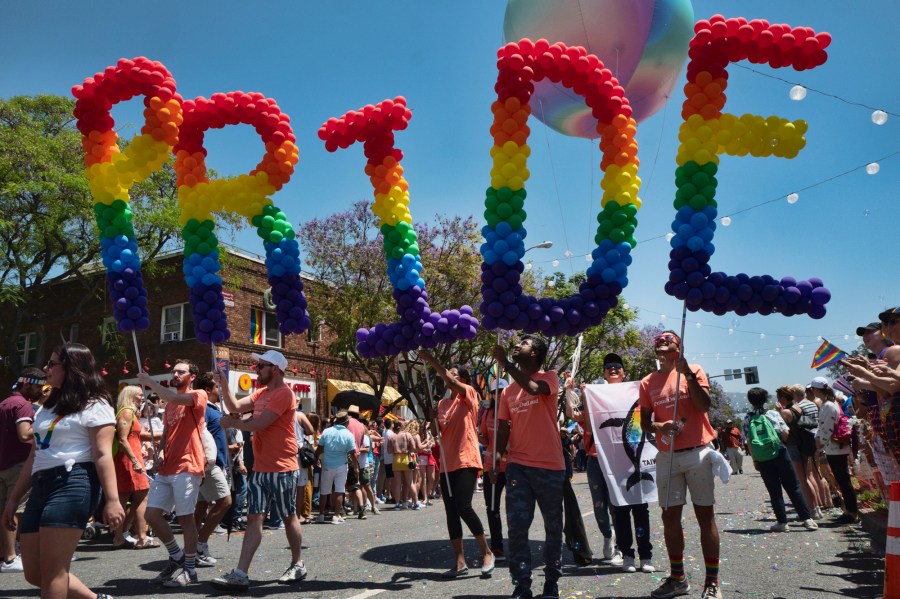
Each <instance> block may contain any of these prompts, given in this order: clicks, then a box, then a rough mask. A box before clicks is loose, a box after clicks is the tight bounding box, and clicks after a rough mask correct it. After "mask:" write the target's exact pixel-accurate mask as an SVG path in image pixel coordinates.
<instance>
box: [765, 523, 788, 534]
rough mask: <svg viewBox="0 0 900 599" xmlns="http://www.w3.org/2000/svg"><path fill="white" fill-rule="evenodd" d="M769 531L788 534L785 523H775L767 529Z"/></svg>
mask: <svg viewBox="0 0 900 599" xmlns="http://www.w3.org/2000/svg"><path fill="white" fill-rule="evenodd" d="M769 530H771V531H772V532H790V529H789V528H788V525H787V522H776V523H775V524H773V525H772V526H770V527H769Z"/></svg>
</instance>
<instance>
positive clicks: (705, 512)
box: [639, 331, 722, 599]
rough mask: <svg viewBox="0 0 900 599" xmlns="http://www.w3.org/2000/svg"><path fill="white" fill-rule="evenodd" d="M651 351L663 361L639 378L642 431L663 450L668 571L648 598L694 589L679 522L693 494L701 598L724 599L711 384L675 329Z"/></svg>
mask: <svg viewBox="0 0 900 599" xmlns="http://www.w3.org/2000/svg"><path fill="white" fill-rule="evenodd" d="M653 348H654V350H655V351H656V356H657V358H658V359H659V370H658V371H656V372H651V373H650V374H648V375H647V376H645V377H644V378H643V379H641V387H640V400H639V401H640V406H641V429H642V430H643V431H644V432H645V433H654V434H655V435H656V446H657V448H658V449H659V453H658V454H657V457H656V482H657V488H658V490H659V506H660V507H661V508H662V521H663V534H664V538H665V541H666V551H667V552H668V554H669V567H670V573H669V576H668V577H667V578H666V579H665V580H664V581H663V583H662V585H660V587H659V588H657V589H655V590H654V591H653V592H651V593H650V596H651V597H655V598H657V599H661V598H664V597H677V596H678V595H686V594H687V593H688V592H689V591H690V588H691V586H690V584H689V583H688V581H687V578H686V577H685V574H684V529H683V528H682V524H681V512H682V510H683V508H684V504H685V503H686V502H687V493H688V491H690V494H691V502H692V503H693V504H694V514H695V515H696V517H697V523H698V524H699V525H700V545H701V547H702V549H703V559H704V561H705V564H706V579H705V580H704V583H703V593H702V595H701V597H702V598H703V599H721V597H722V591H721V590H720V589H719V530H718V528H717V527H716V517H715V508H714V506H715V502H716V497H715V482H714V481H715V477H714V475H713V470H712V464H713V460H714V459H715V456H714V454H715V449H713V448H712V445H711V443H712V441H713V439H715V438H716V431H715V429H713V427H712V425H711V424H710V423H709V416H708V412H709V408H710V405H711V403H712V401H711V399H710V396H709V381H708V379H707V378H706V373H705V372H703V369H702V368H701V367H700V366H699V365H698V364H688V362H687V360H685V359H684V356H683V355H682V349H681V348H682V344H681V338H679V337H678V335H676V334H675V333H674V332H673V331H663V332H662V333H660V334H659V335H657V336H656V337H654V339H653ZM676 386H677V389H676ZM676 397H677V413H675V405H676Z"/></svg>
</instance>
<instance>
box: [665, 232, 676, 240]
mask: <svg viewBox="0 0 900 599" xmlns="http://www.w3.org/2000/svg"><path fill="white" fill-rule="evenodd" d="M673 237H675V233H666V241H672V238H673Z"/></svg>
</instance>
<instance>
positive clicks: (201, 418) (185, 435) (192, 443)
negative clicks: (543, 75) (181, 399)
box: [159, 389, 206, 476]
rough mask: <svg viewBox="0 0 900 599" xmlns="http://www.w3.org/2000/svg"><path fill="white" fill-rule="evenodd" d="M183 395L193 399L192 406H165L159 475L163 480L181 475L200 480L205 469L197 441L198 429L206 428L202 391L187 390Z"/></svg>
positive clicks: (200, 442)
mask: <svg viewBox="0 0 900 599" xmlns="http://www.w3.org/2000/svg"><path fill="white" fill-rule="evenodd" d="M187 395H190V396H192V397H193V402H194V403H193V404H192V405H190V406H181V405H177V404H174V403H168V404H166V411H165V413H164V414H163V418H164V420H163V422H164V423H165V425H166V440H165V442H166V445H165V454H164V457H165V459H164V460H163V465H162V468H160V469H159V473H160V474H164V475H166V476H172V475H173V474H181V473H182V472H188V473H190V474H194V475H197V476H203V471H204V470H205V469H206V468H205V467H206V452H204V451H203V441H202V440H201V439H200V427H205V426H206V391H203V390H202V389H191V390H189V391H188V392H187Z"/></svg>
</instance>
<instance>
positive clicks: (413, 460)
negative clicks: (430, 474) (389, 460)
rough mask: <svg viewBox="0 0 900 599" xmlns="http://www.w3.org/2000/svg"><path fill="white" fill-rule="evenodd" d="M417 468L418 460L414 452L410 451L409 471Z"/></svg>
mask: <svg viewBox="0 0 900 599" xmlns="http://www.w3.org/2000/svg"><path fill="white" fill-rule="evenodd" d="M418 467H419V460H418V459H417V456H416V454H415V452H413V451H410V452H409V469H410V470H415V469H416V468H418Z"/></svg>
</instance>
